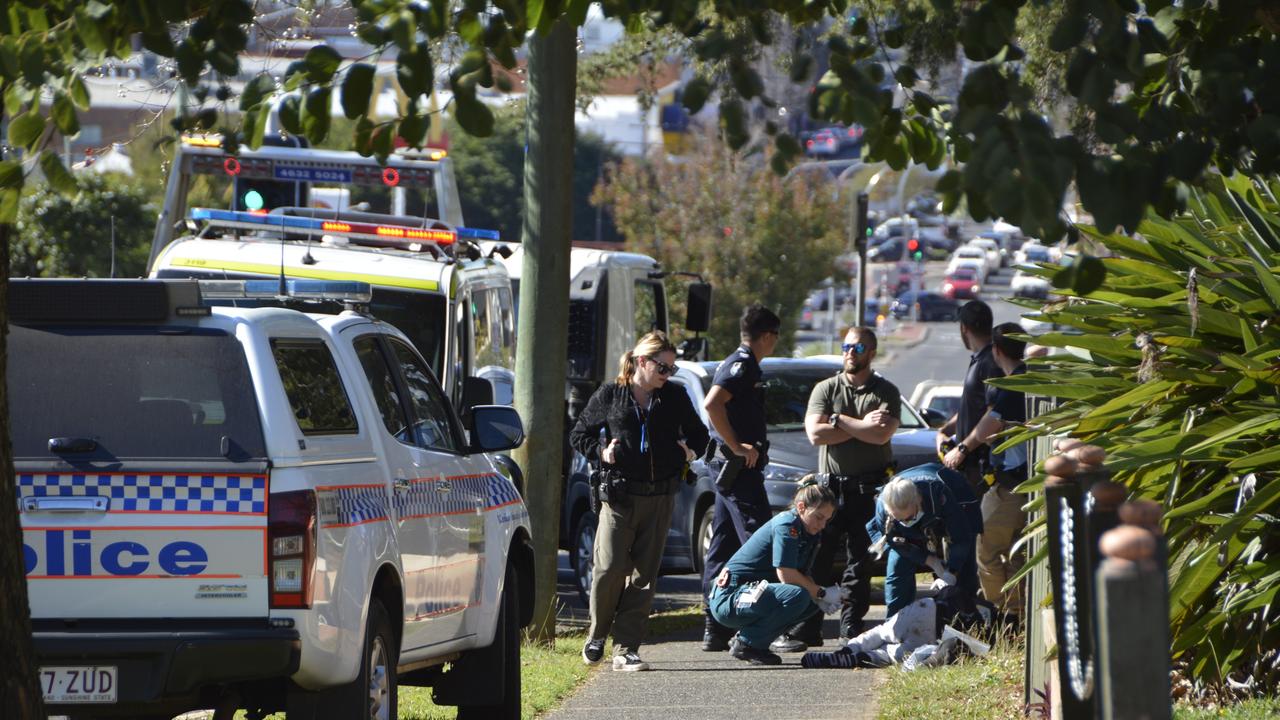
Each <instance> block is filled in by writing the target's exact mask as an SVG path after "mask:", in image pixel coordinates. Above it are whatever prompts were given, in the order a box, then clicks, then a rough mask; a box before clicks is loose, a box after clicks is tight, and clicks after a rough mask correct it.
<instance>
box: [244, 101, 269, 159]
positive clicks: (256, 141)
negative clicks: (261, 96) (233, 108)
mask: <svg viewBox="0 0 1280 720" xmlns="http://www.w3.org/2000/svg"><path fill="white" fill-rule="evenodd" d="M270 117H271V107H270V106H269V105H264V106H262V107H259V108H257V109H255V110H250V111H248V112H246V113H245V114H244V137H245V142H246V143H248V145H249V148H250V149H253V150H257V149H258V148H260V147H262V138H263V137H264V136H266V134H267V119H268V118H270Z"/></svg>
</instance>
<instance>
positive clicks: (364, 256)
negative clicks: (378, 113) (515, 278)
mask: <svg viewBox="0 0 1280 720" xmlns="http://www.w3.org/2000/svg"><path fill="white" fill-rule="evenodd" d="M275 142H285V146H272V145H264V146H263V147H261V148H259V149H258V150H249V149H247V148H242V149H240V150H239V151H238V152H237V153H236V154H235V155H230V154H227V153H226V152H225V151H224V150H223V149H222V147H221V146H220V140H218V139H216V138H189V137H188V138H183V140H182V142H181V143H180V145H179V147H178V150H177V153H176V155H175V158H174V161H173V165H172V168H171V170H170V174H169V182H168V187H167V190H166V196H165V204H164V210H163V212H162V214H161V217H160V219H159V221H158V222H157V224H156V234H155V237H154V239H153V242H152V249H151V259H150V272H151V276H152V277H158V278H171V277H194V278H201V279H236V278H240V279H245V278H274V277H279V276H285V277H288V278H309V279H318V280H346V281H359V282H365V283H368V284H369V285H370V286H371V287H372V291H373V299H372V301H371V302H370V304H369V312H370V313H371V314H372V315H373V316H374V317H377V318H379V319H382V320H385V321H387V322H389V323H391V324H392V325H395V326H396V327H398V328H400V329H401V330H403V331H404V332H405V333H406V334H407V335H408V336H409V338H410V339H411V340H412V341H413V344H414V345H415V346H416V347H417V348H418V350H419V351H420V352H421V353H422V355H423V356H424V357H425V358H426V360H427V362H428V364H429V365H430V366H431V369H432V371H434V372H435V373H436V375H437V377H439V378H440V381H441V383H442V384H443V386H444V388H445V389H446V392H447V393H448V395H449V397H450V398H451V400H452V401H453V403H454V406H455V408H457V409H458V411H459V412H461V413H463V414H464V415H465V414H466V409H467V407H468V406H469V405H474V404H484V403H487V402H495V403H497V404H511V402H512V396H513V385H514V369H515V347H516V334H515V315H514V296H513V295H512V291H511V285H510V280H509V278H508V276H507V273H506V269H505V268H504V267H503V265H502V264H501V263H499V262H498V261H497V260H495V259H493V258H490V257H485V256H483V255H482V254H481V252H480V250H479V247H478V245H477V244H476V243H477V242H479V241H492V240H495V239H496V238H497V234H496V233H495V232H493V231H487V230H480V229H472V228H467V227H466V226H465V225H464V224H463V220H462V209H461V205H460V203H459V200H458V192H457V186H456V184H455V182H454V176H453V171H452V166H451V164H450V160H449V158H448V157H447V155H446V154H445V153H444V152H443V151H438V150H434V151H426V152H424V153H408V152H398V153H396V154H394V155H392V156H391V157H389V158H388V159H387V160H386V164H385V165H380V164H379V163H378V161H377V160H376V159H374V158H367V157H362V156H361V155H359V154H357V153H354V152H342V151H336V150H316V149H311V148H305V147H297V146H296V145H291V144H290V143H296V142H298V141H296V140H291V141H275ZM326 190H331V191H333V192H331V193H328V194H325V193H323V192H322V191H326ZM228 196H229V200H227V197H228ZM335 197H336V198H338V200H336V201H335V200H333V198H335ZM193 198H203V201H205V202H211V201H214V200H216V201H217V202H219V203H224V204H223V205H221V206H220V207H217V208H194V207H189V206H190V203H191V201H192V200H193ZM320 198H324V199H323V200H321V199H320ZM355 199H360V202H356V203H353V202H352V201H353V200H355ZM469 378H480V379H483V380H485V381H486V382H484V383H476V382H474V381H469V380H468V379H469Z"/></svg>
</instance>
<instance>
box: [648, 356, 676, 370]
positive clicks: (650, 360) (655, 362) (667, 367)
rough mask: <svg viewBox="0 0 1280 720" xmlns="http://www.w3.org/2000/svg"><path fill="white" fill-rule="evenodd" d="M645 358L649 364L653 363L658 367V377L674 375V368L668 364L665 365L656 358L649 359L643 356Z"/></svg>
mask: <svg viewBox="0 0 1280 720" xmlns="http://www.w3.org/2000/svg"><path fill="white" fill-rule="evenodd" d="M645 357H646V359H647V360H648V361H649V362H651V363H653V364H654V365H657V366H658V374H659V375H673V374H675V371H676V369H675V368H674V367H672V366H670V365H668V364H666V363H664V362H662V361H661V360H659V359H657V358H651V357H648V356H645Z"/></svg>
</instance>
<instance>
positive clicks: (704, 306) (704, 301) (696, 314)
mask: <svg viewBox="0 0 1280 720" xmlns="http://www.w3.org/2000/svg"><path fill="white" fill-rule="evenodd" d="M686 308H687V309H688V312H687V313H686V314H685V319H684V328H685V330H688V331H689V332H706V331H707V330H708V329H710V327H711V284H710V283H704V282H696V283H690V284H689V297H688V302H687V303H686Z"/></svg>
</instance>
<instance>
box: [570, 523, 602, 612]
mask: <svg viewBox="0 0 1280 720" xmlns="http://www.w3.org/2000/svg"><path fill="white" fill-rule="evenodd" d="M599 520H600V519H599V518H598V517H596V514H595V513H593V512H591V511H590V510H587V511H586V512H584V513H582V516H581V517H579V518H578V524H577V526H576V527H575V528H574V530H573V555H572V556H571V557H570V558H569V560H570V562H572V563H573V584H574V587H576V588H577V589H578V599H579V600H581V601H582V604H583V605H584V606H586V607H591V571H592V568H593V567H595V562H594V558H595V546H596V525H597V524H598V523H599Z"/></svg>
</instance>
